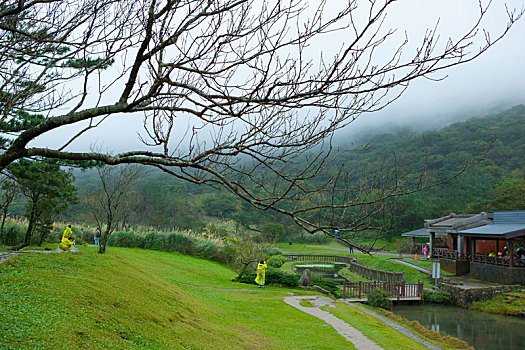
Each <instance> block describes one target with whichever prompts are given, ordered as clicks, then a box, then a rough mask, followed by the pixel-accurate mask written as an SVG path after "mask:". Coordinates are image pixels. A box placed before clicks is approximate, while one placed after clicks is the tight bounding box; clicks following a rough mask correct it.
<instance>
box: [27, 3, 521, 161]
mask: <svg viewBox="0 0 525 350" xmlns="http://www.w3.org/2000/svg"><path fill="white" fill-rule="evenodd" d="M310 1H312V2H313V1H316V0H310ZM484 2H486V1H485V0H484ZM493 2H494V3H493V4H492V9H491V10H490V12H489V14H488V15H487V16H486V18H485V19H484V22H483V23H482V28H487V29H489V30H490V31H492V33H493V36H496V35H497V34H498V33H501V31H503V30H504V28H505V26H506V20H507V19H506V16H505V7H504V3H505V2H506V3H507V4H508V6H509V7H510V8H513V7H518V8H519V9H520V8H522V7H523V6H525V0H508V1H505V2H504V1H503V0H494V1H493ZM342 3H343V2H342V1H340V0H330V1H329V4H337V5H340V4H342ZM330 9H331V8H330V6H328V10H330ZM478 13H479V9H478V6H477V0H399V1H397V2H396V3H395V5H394V6H393V7H392V11H391V12H389V13H388V16H387V22H386V24H387V25H391V26H392V27H395V28H398V35H400V38H401V39H403V38H404V33H405V31H406V32H407V33H408V37H409V40H411V44H410V45H413V47H412V49H414V48H415V45H416V44H417V43H419V42H420V40H421V38H422V36H423V34H424V31H425V29H426V28H429V27H434V25H435V23H436V21H437V20H438V18H439V20H440V24H439V27H438V32H439V33H440V38H441V41H442V42H443V43H444V42H446V38H448V37H449V36H451V37H452V38H457V36H458V35H460V34H464V33H465V31H466V29H467V28H469V26H472V24H473V23H474V22H475V20H476V18H477V16H478ZM343 40H344V36H342V37H341V41H343ZM326 44H328V45H326ZM333 44H334V43H325V45H326V46H324V47H323V44H319V45H320V46H319V47H318V48H315V49H316V50H318V52H324V51H325V50H326V51H329V50H330V46H333ZM393 47H394V46H393ZM409 48H410V46H409ZM387 49H388V46H387ZM473 50H476V48H473ZM524 65H525V18H524V19H523V20H521V21H519V22H518V23H517V24H515V26H514V27H513V28H512V29H511V31H510V33H509V34H508V35H507V36H506V37H505V38H503V40H502V41H501V42H499V43H497V44H496V45H495V46H494V47H492V48H491V49H489V51H488V52H486V53H485V54H484V55H482V57H480V58H478V59H477V60H476V61H474V62H470V63H467V64H464V65H460V66H458V67H455V68H453V69H450V70H448V71H446V75H447V76H448V77H447V78H446V79H445V80H443V81H439V82H436V81H429V80H425V79H420V80H418V81H415V82H413V83H412V84H411V85H410V86H409V88H408V90H407V91H406V92H405V94H404V95H403V96H402V97H401V98H400V99H399V100H397V101H396V102H394V104H392V105H391V106H389V107H388V108H386V109H384V110H383V111H380V112H376V113H372V114H367V115H364V116H362V117H360V118H359V119H358V120H357V121H356V122H355V123H352V124H351V125H350V126H349V127H348V129H347V130H346V131H342V132H341V133H342V134H346V133H347V132H357V133H362V132H363V131H364V130H365V129H366V130H370V129H375V128H380V129H384V127H385V126H390V125H399V126H403V125H409V126H412V127H415V128H421V127H427V128H428V127H438V126H440V125H441V126H444V125H446V124H449V123H451V122H452V121H453V119H455V118H460V117H458V115H463V116H464V115H476V114H477V113H479V112H480V111H483V110H485V109H487V108H491V107H494V106H502V107H505V106H511V105H513V104H518V103H525V67H524ZM444 76H445V74H441V75H436V76H435V78H441V77H444ZM136 120H137V121H135V122H129V121H128V122H124V123H123V122H122V120H121V118H118V117H117V118H112V120H109V121H108V122H105V123H104V127H103V128H99V129H97V130H96V131H93V132H90V133H89V134H86V135H83V136H82V137H81V138H79V139H78V141H76V144H74V145H73V146H72V147H71V148H69V149H70V150H73V151H80V150H82V151H85V150H86V148H87V147H89V146H86V145H89V144H93V143H95V144H97V145H98V146H99V147H100V146H101V147H103V148H106V149H109V150H111V151H115V152H117V151H122V150H125V149H129V148H130V147H133V148H136V147H137V145H139V142H138V139H137V136H136V129H137V128H138V129H140V127H141V125H142V121H141V120H140V118H138V119H136ZM126 123H127V124H126ZM75 127H77V126H75ZM77 128H78V127H77ZM185 128H186V125H182V126H180V128H179V129H182V130H184V129H185ZM60 132H61V133H62V135H64V133H65V134H68V133H71V132H73V129H70V130H67V129H66V130H64V129H60ZM56 135H57V134H56V133H55V134H49V135H45V136H43V137H41V138H40V139H39V140H38V141H37V142H36V143H37V144H40V145H46V146H55V145H56V143H57V141H56V140H55V137H56Z"/></svg>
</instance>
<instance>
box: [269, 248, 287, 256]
mask: <svg viewBox="0 0 525 350" xmlns="http://www.w3.org/2000/svg"><path fill="white" fill-rule="evenodd" d="M267 254H268V256H274V255H282V254H283V252H282V251H281V250H279V249H277V248H274V247H271V248H268V252H267Z"/></svg>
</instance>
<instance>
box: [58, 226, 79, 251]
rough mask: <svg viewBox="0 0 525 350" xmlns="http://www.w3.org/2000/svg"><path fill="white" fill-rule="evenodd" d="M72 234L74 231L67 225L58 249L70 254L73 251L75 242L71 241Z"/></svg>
mask: <svg viewBox="0 0 525 350" xmlns="http://www.w3.org/2000/svg"><path fill="white" fill-rule="evenodd" d="M72 233H73V231H71V225H67V227H66V229H65V231H64V234H63V235H62V240H61V242H60V244H59V245H58V248H60V250H61V251H63V252H69V251H70V250H71V247H72V246H73V244H74V243H75V242H74V241H72V240H70V239H69V238H70V237H71V234H72Z"/></svg>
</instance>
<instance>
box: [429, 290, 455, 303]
mask: <svg viewBox="0 0 525 350" xmlns="http://www.w3.org/2000/svg"><path fill="white" fill-rule="evenodd" d="M423 301H424V302H425V303H432V304H452V295H450V293H447V292H444V291H442V290H436V291H432V290H423Z"/></svg>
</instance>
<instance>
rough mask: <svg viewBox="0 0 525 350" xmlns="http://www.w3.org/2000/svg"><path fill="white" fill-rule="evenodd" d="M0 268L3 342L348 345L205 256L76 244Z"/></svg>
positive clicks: (278, 293)
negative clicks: (79, 248) (99, 249)
mask: <svg viewBox="0 0 525 350" xmlns="http://www.w3.org/2000/svg"><path fill="white" fill-rule="evenodd" d="M17 261H18V262H19V263H18V264H17V263H16V262H17ZM10 265H11V266H12V265H16V266H15V267H10ZM0 272H1V274H0V276H1V279H0V287H1V288H0V289H1V290H2V294H1V296H0V305H1V308H0V319H2V326H1V327H2V328H1V330H0V348H4V347H7V348H14V347H16V348H18V347H22V348H38V347H42V348H55V347H58V348H72V349H74V348H85V347H92V348H98V347H101V348H112V349H124V348H126V349H128V348H142V347H150V348H165V349H174V348H175V349H177V348H178V349H182V348H184V349H189V348H191V349H212V348H213V349H220V348H235V349H242V348H246V349H247V348H249V349H267V348H272V349H280V348H290V347H291V348H309V347H310V348H318V349H329V348H333V347H332V346H328V345H327V344H332V345H333V346H336V347H344V346H348V344H347V342H346V341H345V340H344V339H343V338H342V337H341V336H340V335H338V334H337V333H336V332H335V330H333V329H332V328H331V327H321V326H322V324H323V323H322V322H321V321H319V320H317V319H315V318H313V317H310V316H308V315H306V314H304V313H302V312H300V311H298V310H295V309H293V308H292V307H289V306H287V305H285V304H284V303H283V302H282V297H283V296H284V295H287V293H286V292H285V291H284V290H279V289H277V288H268V289H266V290H264V291H261V290H259V289H258V288H254V287H255V286H248V285H240V284H234V283H231V282H229V280H230V279H231V278H232V277H234V273H233V272H232V271H230V270H228V269H227V268H225V267H223V266H220V265H218V264H215V263H212V262H209V261H206V260H201V259H195V258H191V257H187V256H182V255H175V254H168V253H161V252H154V251H142V250H133V249H118V248H110V249H109V252H108V253H107V254H104V255H98V254H96V253H95V250H94V249H83V254H76V255H73V254H50V255H24V256H21V257H17V258H16V259H14V260H12V261H10V262H8V263H7V264H2V265H0ZM232 288H233V290H232ZM239 288H241V289H247V288H248V289H250V290H249V291H235V289H239ZM270 289H271V290H270ZM319 328H320V329H322V331H321V332H315V333H312V332H309V331H308V330H309V329H319ZM276 329H279V330H280V332H279V333H277V332H275V330H276Z"/></svg>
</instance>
